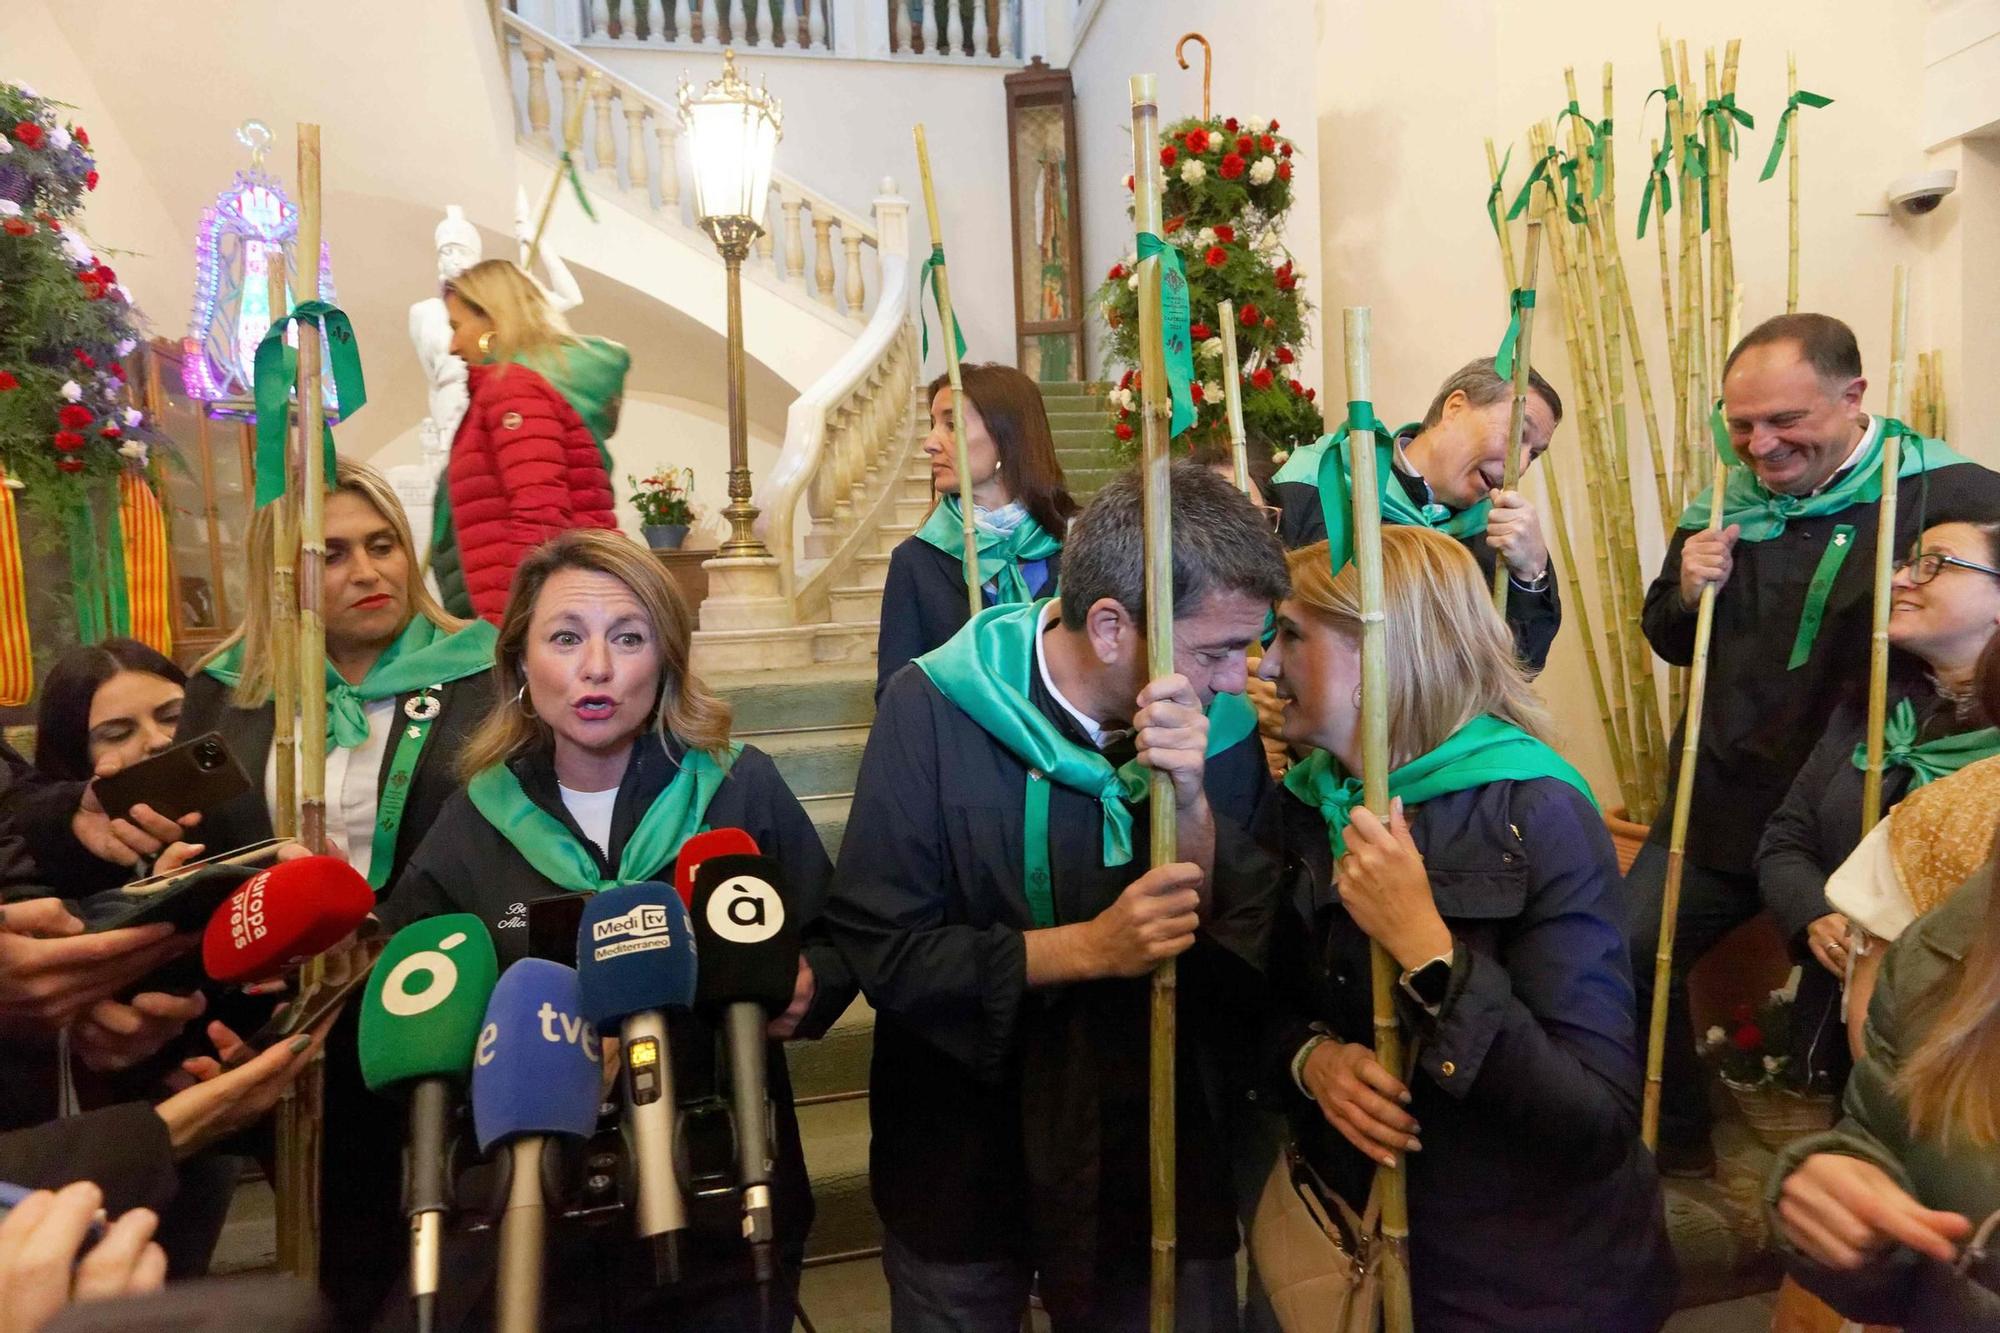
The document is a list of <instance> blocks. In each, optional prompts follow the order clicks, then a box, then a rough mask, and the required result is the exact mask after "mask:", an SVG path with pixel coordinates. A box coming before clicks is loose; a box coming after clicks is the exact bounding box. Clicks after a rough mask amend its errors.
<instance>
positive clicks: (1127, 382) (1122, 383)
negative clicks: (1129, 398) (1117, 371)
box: [1118, 370, 1132, 389]
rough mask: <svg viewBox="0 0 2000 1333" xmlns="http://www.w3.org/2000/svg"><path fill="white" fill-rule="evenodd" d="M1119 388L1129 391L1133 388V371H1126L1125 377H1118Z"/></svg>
mask: <svg viewBox="0 0 2000 1333" xmlns="http://www.w3.org/2000/svg"><path fill="white" fill-rule="evenodd" d="M1118 387H1119V388H1121V389H1129V388H1131V387H1132V372H1131V371H1129V370H1128V371H1126V372H1125V373H1124V374H1123V375H1120V376H1119V377H1118Z"/></svg>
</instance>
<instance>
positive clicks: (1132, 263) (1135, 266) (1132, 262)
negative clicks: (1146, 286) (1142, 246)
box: [1125, 250, 1139, 273]
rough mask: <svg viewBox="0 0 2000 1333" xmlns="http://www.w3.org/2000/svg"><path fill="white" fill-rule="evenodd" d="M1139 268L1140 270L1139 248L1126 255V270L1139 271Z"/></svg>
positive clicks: (1130, 271)
mask: <svg viewBox="0 0 2000 1333" xmlns="http://www.w3.org/2000/svg"><path fill="white" fill-rule="evenodd" d="M1138 270H1139V252H1138V251H1137V250H1134V251H1132V252H1130V253H1129V254H1127V255H1126V256H1125V271H1126V272H1127V273H1136V272H1138Z"/></svg>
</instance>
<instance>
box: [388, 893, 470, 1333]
mask: <svg viewBox="0 0 2000 1333" xmlns="http://www.w3.org/2000/svg"><path fill="white" fill-rule="evenodd" d="M499 971H500V968H499V964H498V962H497V961H496V960H495V958H494V954H493V937H492V935H490V934H488V933H487V930H486V923H485V922H483V921H481V920H480V919H479V918H478V917H476V916H473V915H471V914H470V913H468V912H454V913H452V914H451V915H449V916H435V917H431V918H430V919H428V920H425V921H419V922H417V923H416V924H415V925H411V926H406V927H404V928H403V929H402V930H399V931H397V932H396V935H395V937H394V938H393V939H391V940H390V941H389V943H388V946H387V947H386V948H384V949H383V950H382V956H381V957H380V958H378V959H377V960H376V962H375V970H374V972H373V973H371V974H370V975H369V978H368V992H367V994H366V995H365V996H364V997H363V998H362V1002H361V1037H360V1049H361V1077H362V1080H363V1081H364V1082H366V1083H367V1085H368V1089H369V1091H371V1092H378V1093H388V1092H404V1091H406V1092H407V1093H408V1095H409V1101H410V1142H409V1148H408V1151H407V1152H406V1153H405V1154H404V1160H403V1207H404V1210H405V1211H406V1212H407V1213H408V1214H409V1217H410V1296H411V1298H412V1299H413V1300H414V1301H415V1302H416V1314H417V1328H418V1330H419V1333H429V1330H430V1329H431V1327H432V1321H433V1320H434V1319H435V1318H436V1305H437V1291H438V1263H439V1254H440V1250H441V1247H442V1245H443V1243H444V1212H445V1209H446V1207H447V1206H448V1204H449V1201H450V1188H451V1172H450V1158H449V1154H448V1153H447V1152H446V1149H445V1140H446V1136H447V1133H448V1130H449V1127H450V1120H451V1095H452V1089H453V1087H454V1085H457V1084H462V1083H463V1082H464V1081H465V1078H466V1074H467V1071H469V1070H470V1069H471V1068H472V1057H473V1050H474V1048H475V1047H476V1046H477V1045H478V1043H479V1030H480V1026H481V1023H482V1020H483V1019H484V1018H485V1015H486V1002H487V1000H488V999H489V998H491V996H492V994H493V986H494V982H495V981H496V980H498V977H499Z"/></svg>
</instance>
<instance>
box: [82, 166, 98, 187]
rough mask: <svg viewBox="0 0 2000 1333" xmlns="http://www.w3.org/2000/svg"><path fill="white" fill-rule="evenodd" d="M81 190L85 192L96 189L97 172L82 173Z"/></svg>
mask: <svg viewBox="0 0 2000 1333" xmlns="http://www.w3.org/2000/svg"><path fill="white" fill-rule="evenodd" d="M83 188H84V189H86V190H94V189H96V188H97V172H96V171H95V170H91V171H86V172H84V173H83Z"/></svg>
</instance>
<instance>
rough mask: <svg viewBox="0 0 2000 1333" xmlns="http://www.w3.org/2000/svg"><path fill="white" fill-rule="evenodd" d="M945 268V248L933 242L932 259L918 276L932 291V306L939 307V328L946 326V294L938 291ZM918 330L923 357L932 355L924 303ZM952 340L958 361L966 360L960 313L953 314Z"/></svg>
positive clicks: (918, 314)
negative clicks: (940, 272)
mask: <svg viewBox="0 0 2000 1333" xmlns="http://www.w3.org/2000/svg"><path fill="white" fill-rule="evenodd" d="M943 268H944V246H942V245H940V244H938V243H936V242H932V243H931V257H930V258H929V259H926V260H925V261H924V267H923V271H922V272H921V273H919V274H918V275H917V281H918V283H920V284H922V285H925V286H928V287H929V288H930V289H931V304H932V305H935V306H936V307H937V312H938V327H939V328H940V329H942V328H943V327H944V324H945V314H944V294H943V293H942V292H941V291H940V290H939V289H938V273H939V271H940V270H942V269H943ZM917 330H918V332H920V333H921V334H923V355H924V357H925V358H929V356H930V354H931V326H930V325H929V324H927V323H925V322H924V303H923V302H922V301H918V302H917ZM951 340H952V341H953V342H955V343H957V344H958V359H959V360H961V361H963V360H965V330H964V329H962V328H960V327H959V326H958V312H957V311H956V310H954V311H952V312H951Z"/></svg>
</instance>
